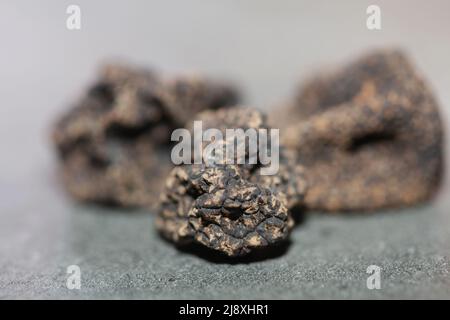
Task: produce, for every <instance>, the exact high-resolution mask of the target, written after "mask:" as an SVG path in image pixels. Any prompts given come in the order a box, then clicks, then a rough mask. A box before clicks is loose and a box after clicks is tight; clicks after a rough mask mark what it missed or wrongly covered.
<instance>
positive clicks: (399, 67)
mask: <svg viewBox="0 0 450 320" xmlns="http://www.w3.org/2000/svg"><path fill="white" fill-rule="evenodd" d="M288 113H289V118H290V119H291V120H290V124H291V126H290V127H289V128H288V129H287V130H285V131H283V139H282V140H283V142H284V143H285V144H286V145H287V146H288V147H290V148H292V149H294V150H297V156H298V159H299V161H300V162H301V163H302V164H303V165H304V166H305V168H306V175H307V180H308V182H309V184H310V187H309V189H308V192H307V194H306V196H305V205H306V206H307V207H308V208H311V209H317V210H327V211H342V210H373V209H379V208H387V207H399V206H409V205H413V204H416V203H419V202H422V201H424V200H427V199H429V198H430V197H431V196H432V195H433V193H434V192H435V190H436V189H437V187H438V185H439V182H440V179H441V176H442V161H443V160H442V158H443V151H442V149H443V147H442V144H443V141H442V140H443V138H442V135H443V133H442V124H441V119H440V116H439V112H438V107H437V105H436V102H435V100H434V98H433V96H432V94H431V93H430V90H429V89H428V87H427V85H426V83H425V82H424V80H423V79H422V77H421V76H419V75H418V74H417V73H416V71H415V70H414V68H413V66H412V65H411V64H410V62H409V61H408V59H407V57H406V56H405V55H404V54H402V53H401V52H397V51H380V52H375V53H372V54H370V55H367V56H364V57H362V58H361V59H359V60H357V61H356V62H354V63H352V64H350V65H349V66H347V67H345V68H343V69H342V70H340V71H338V72H336V73H333V74H329V75H324V76H320V77H317V78H315V79H313V80H312V81H310V82H309V83H307V84H306V85H305V86H304V87H303V88H302V90H301V92H300V95H299V96H298V98H297V100H296V101H295V102H294V105H293V106H292V107H291V109H289V110H288ZM293 122H295V123H293Z"/></svg>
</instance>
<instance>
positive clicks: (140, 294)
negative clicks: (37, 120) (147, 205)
mask: <svg viewBox="0 0 450 320" xmlns="http://www.w3.org/2000/svg"><path fill="white" fill-rule="evenodd" d="M50 172H51V171H50V170H47V171H44V173H43V174H41V175H39V174H36V175H35V176H36V177H38V178H37V179H36V180H35V181H33V182H30V181H23V182H19V185H18V187H20V188H21V190H22V192H23V193H22V196H19V195H18V194H17V193H16V192H15V191H16V190H11V191H9V192H8V193H7V194H6V196H7V199H8V201H7V203H6V204H5V202H3V204H2V213H3V221H2V223H1V224H0V257H1V258H0V270H1V272H0V298H30V299H35V298H56V299H61V298H69V299H72V298H76V299H79V298H81V299H85V298H139V299H167V298H180V299H183V298H186V299H188V298H189V299H192V298H247V299H250V298H358V299H359V298H427V297H435V298H450V275H449V274H448V270H449V263H450V258H449V257H450V233H449V232H448V230H450V215H449V214H448V212H447V210H446V209H445V208H446V207H447V206H448V200H446V199H444V197H441V199H440V200H439V201H437V202H435V203H434V204H432V205H427V206H424V207H421V208H416V209H409V210H404V211H401V212H385V213H381V214H373V215H357V214H353V215H349V216H337V215H336V216H325V215H320V214H310V215H309V216H307V217H306V218H305V220H304V222H303V223H302V224H301V225H299V226H298V227H297V228H296V229H295V230H294V231H293V234H292V237H291V239H292V241H291V243H290V244H289V245H288V246H287V247H286V248H284V251H283V250H282V251H281V252H279V254H278V255H274V256H273V257H271V258H270V259H267V260H262V261H257V260H256V261H242V262H239V263H234V264H230V263H226V261H223V260H221V259H215V258H214V259H212V258H210V257H208V256H198V255H194V254H192V253H190V252H186V251H184V252H181V251H178V250H177V249H175V248H174V247H173V246H172V245H170V244H168V243H166V242H165V241H164V240H162V239H161V238H160V237H159V236H158V234H157V233H156V231H155V230H154V229H153V228H152V225H153V224H152V219H154V218H153V216H152V215H151V214H149V213H145V212H133V213H131V212H123V211H119V210H114V209H105V208H99V207H85V206H79V205H75V204H73V203H71V202H70V201H69V200H68V199H67V198H66V197H65V196H64V195H63V194H62V192H61V191H59V190H57V189H56V187H55V184H54V183H55V182H54V181H52V180H51V179H50V180H49V179H48V176H47V174H48V175H50ZM22 183H23V184H22ZM42 186H45V187H42ZM23 197H24V198H26V199H27V203H25V202H22V200H23V199H24V198H23ZM20 203H21V204H20ZM37 203H39V206H36V207H33V206H32V205H30V204H37ZM8 205H9V206H8ZM5 212H6V214H5ZM73 264H76V265H78V266H79V267H80V268H81V289H80V290H69V289H67V287H66V279H67V276H68V274H66V268H67V267H68V266H69V265H73ZM372 264H375V265H378V266H380V267H381V269H382V270H381V289H380V290H368V289H367V287H366V279H367V276H368V275H367V274H366V268H367V267H368V266H369V265H372Z"/></svg>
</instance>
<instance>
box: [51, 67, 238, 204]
mask: <svg viewBox="0 0 450 320" xmlns="http://www.w3.org/2000/svg"><path fill="white" fill-rule="evenodd" d="M236 100H237V94H236V92H235V91H234V90H233V89H232V88H231V87H229V86H228V85H225V84H216V83H214V82H211V81H209V80H206V79H203V78H198V77H192V78H188V77H179V78H172V79H162V78H161V77H159V76H158V75H156V74H154V73H152V72H150V71H147V70H142V69H133V68H130V67H124V66H120V65H107V66H105V67H104V68H103V69H102V70H101V73H100V77H99V79H98V80H97V82H96V83H95V84H94V85H93V86H92V87H91V88H90V89H89V90H88V92H87V94H86V95H85V96H84V97H83V98H82V99H81V101H79V102H78V104H77V105H75V107H73V108H72V109H71V110H70V111H69V112H68V113H67V114H65V115H64V116H63V117H62V118H61V119H60V120H59V122H58V123H57V125H56V128H55V130H54V135H53V138H54V142H55V144H56V146H57V149H58V151H59V155H60V158H61V160H62V176H63V181H64V183H65V185H66V188H67V190H68V191H69V192H70V194H71V195H72V196H73V197H74V198H76V199H78V200H83V201H96V202H103V203H104V202H106V203H113V204H119V205H123V206H153V205H154V204H155V203H156V202H157V198H158V195H159V193H160V192H161V191H162V187H161V186H162V185H163V179H164V178H165V177H166V175H167V174H168V172H169V171H170V169H171V167H172V166H171V162H170V158H169V153H170V151H169V143H170V134H171V132H172V130H173V129H175V128H178V127H181V126H183V125H184V123H185V122H186V121H187V120H189V119H190V118H191V117H192V116H193V115H195V113H197V112H198V111H201V110H204V109H209V108H212V109H216V108H219V107H222V106H226V105H231V104H234V103H235V102H236Z"/></svg>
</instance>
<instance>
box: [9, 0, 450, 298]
mask: <svg viewBox="0 0 450 320" xmlns="http://www.w3.org/2000/svg"><path fill="white" fill-rule="evenodd" d="M77 2H78V3H79V4H80V6H81V8H82V14H83V22H82V23H83V25H82V30H80V31H79V32H70V31H68V30H66V29H65V18H66V14H65V9H66V6H67V5H68V4H69V3H65V2H64V1H61V2H58V3H57V4H56V2H54V1H39V3H38V2H36V3H35V2H30V1H20V0H18V1H2V2H1V3H0V21H1V22H2V23H3V27H1V28H0V39H2V49H1V50H0V64H1V65H0V70H1V72H0V97H1V99H2V100H1V101H2V105H1V107H0V108H1V110H2V116H1V117H0V145H1V146H2V151H1V157H0V196H1V198H0V199H1V202H0V298H13V299H18V298H27V299H37V298H56V299H63V298H64V299H65V298H68V299H72V298H77V299H78V298H81V299H86V298H144V299H147V298H149V299H150V298H157V299H166V298H189V299H195V298H275V299H277V298H283V299H284V298H353V299H358V298H450V280H449V279H450V277H449V274H448V272H449V263H450V212H449V201H450V199H449V190H448V187H447V184H445V185H444V186H443V189H442V192H441V194H440V196H439V198H438V199H436V201H434V202H433V203H431V204H428V205H424V206H421V207H418V208H412V209H408V210H402V211H391V212H382V213H374V214H369V215H365V214H353V215H332V216H327V215H323V214H314V213H310V214H308V216H307V217H306V219H305V221H304V223H303V224H301V225H299V226H298V227H297V228H296V229H295V230H294V232H293V234H292V241H291V243H290V245H289V246H288V247H287V248H285V249H286V250H285V252H281V254H279V255H278V256H274V257H272V258H271V259H267V260H262V261H250V262H249V261H243V262H240V263H234V264H230V263H226V262H224V261H217V260H212V259H209V258H208V257H205V256H198V255H195V254H192V253H189V252H186V251H179V250H177V249H176V248H174V247H173V246H172V245H170V244H168V243H166V242H165V241H163V240H161V239H160V238H159V237H158V235H157V233H156V232H155V230H154V229H153V227H152V219H153V218H152V214H151V213H146V212H130V211H121V210H113V209H108V208H100V207H92V206H81V205H78V204H74V203H72V202H71V200H70V199H68V198H67V196H66V195H65V194H64V192H63V191H62V190H61V187H60V184H59V183H58V182H57V179H56V177H55V166H56V163H55V159H54V158H53V157H52V153H53V152H52V150H51V147H50V146H49V142H48V133H49V126H50V124H51V123H52V121H53V120H54V118H55V116H56V115H57V114H58V113H60V112H61V110H62V109H63V108H64V107H65V106H66V105H67V102H69V101H71V100H72V99H73V98H74V97H76V96H77V94H78V93H79V92H80V91H81V90H82V89H83V88H84V87H85V85H86V84H87V83H88V82H89V79H91V78H92V77H93V73H94V70H95V67H96V66H97V64H98V62H99V61H101V60H103V59H104V58H108V57H111V56H113V57H115V56H118V57H122V58H125V59H130V60H132V61H137V62H141V63H143V64H146V65H156V66H158V67H160V68H162V69H163V70H169V71H175V70H180V69H192V68H196V69H199V70H201V71H203V72H207V73H209V74H213V75H222V74H223V75H225V76H227V77H229V78H231V79H236V80H238V81H240V82H241V83H242V84H243V85H244V89H245V90H246V92H247V93H248V94H247V101H248V102H249V103H251V104H254V105H256V106H259V107H261V108H268V107H269V106H270V105H272V104H273V103H276V102H278V101H280V100H282V99H284V98H285V97H287V96H288V94H289V92H290V91H291V90H292V89H293V88H294V86H295V85H296V83H297V82H296V80H297V79H301V78H302V77H304V76H306V75H307V74H308V73H309V72H311V71H313V70H314V69H317V68H319V67H320V66H323V65H333V64H334V63H339V62H340V61H342V60H348V59H351V58H352V57H354V56H356V55H358V54H359V53H361V52H364V51H366V50H368V49H370V48H372V47H380V46H382V47H385V46H391V45H395V46H398V47H401V48H405V49H406V50H407V51H408V52H409V53H410V54H411V56H412V57H413V59H414V60H415V61H416V62H417V64H418V65H419V67H420V68H421V69H422V70H423V71H424V73H425V74H426V76H427V78H428V79H429V80H430V82H431V85H432V86H433V87H434V88H435V91H436V93H437V96H438V99H439V101H440V102H441V104H442V106H443V109H442V110H443V115H444V116H446V115H447V113H448V109H447V108H448V106H449V105H450V91H449V90H448V88H449V86H450V74H449V73H448V70H450V61H449V59H448V57H449V56H450V47H449V46H450V45H449V43H448V41H447V40H448V30H449V29H450V19H448V13H449V12H450V10H449V2H447V1H431V2H430V1H428V2H421V1H417V2H414V3H412V1H395V2H392V1H378V3H379V4H380V6H381V8H382V12H383V16H382V19H383V29H382V30H381V31H377V32H370V31H368V30H367V29H366V28H365V17H366V15H365V8H366V7H367V5H368V4H370V3H371V2H365V1H359V0H358V1H346V2H345V4H344V3H343V2H337V1H336V2H335V3H333V4H330V3H328V2H320V3H317V2H313V1H311V2H300V1H296V0H295V1H294V0H292V1H286V2H283V5H276V6H275V5H274V4H271V3H279V2H264V1H260V0H258V1H253V2H252V1H245V2H238V1H222V2H215V1H214V2H211V1H206V2H205V1H195V0H189V1H178V2H177V3H176V4H175V3H174V2H171V1H152V2H149V1H133V2H130V3H129V4H128V3H127V4H124V2H123V1H117V2H114V1H81V0H80V1H77ZM174 8H176V9H177V10H175V9H174ZM207 258H208V259H207ZM73 264H76V265H79V266H80V268H81V271H82V286H81V289H80V290H68V289H67V288H66V279H67V276H68V275H67V274H66V268H67V266H69V265H73ZM371 264H375V265H378V266H380V267H381V268H382V271H381V272H382V273H381V276H382V279H381V281H382V282H381V287H382V288H381V290H368V289H367V288H366V278H367V276H368V275H367V274H366V268H367V266H369V265H371Z"/></svg>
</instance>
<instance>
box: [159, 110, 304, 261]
mask: <svg viewBox="0 0 450 320" xmlns="http://www.w3.org/2000/svg"><path fill="white" fill-rule="evenodd" d="M198 119H201V120H202V121H203V125H204V127H205V128H212V127H216V128H218V129H220V130H225V129H227V128H228V129H231V128H243V129H244V130H245V129H248V128H254V129H257V128H267V124H266V121H265V118H264V117H263V115H262V114H261V113H260V112H258V111H256V110H253V109H249V108H232V109H227V110H219V111H217V112H211V111H205V112H204V113H202V114H199V116H198ZM232 142H233V141H232V140H229V141H226V142H225V143H232ZM247 151H248V150H247ZM247 154H248V153H247ZM281 157H282V161H281V164H280V171H279V173H278V174H277V175H274V176H263V175H261V174H260V170H261V167H262V165H261V163H260V162H257V163H256V164H253V165H252V164H242V165H233V164H224V163H219V164H216V165H214V166H208V165H205V164H202V165H182V166H179V167H176V168H174V169H173V171H172V172H171V174H170V176H169V178H168V179H167V183H166V190H165V192H164V193H163V195H162V201H161V208H160V213H159V216H158V218H157V219H156V226H157V228H158V230H159V231H160V232H161V234H162V235H163V236H164V237H166V238H167V239H169V240H171V241H173V242H175V243H177V244H189V243H192V242H194V243H199V244H202V245H204V246H206V247H208V248H210V249H214V250H217V251H220V252H222V253H225V254H226V255H228V256H232V257H234V256H242V255H245V254H248V253H249V252H251V251H254V250H257V249H261V248H264V247H267V246H271V245H276V244H279V243H281V242H283V241H284V240H286V239H287V237H288V235H289V232H290V230H291V229H292V226H293V224H294V220H293V218H292V214H291V211H292V210H294V209H297V208H299V207H301V205H300V204H301V201H302V200H303V194H304V192H305V189H306V183H305V180H304V178H303V170H302V168H301V167H300V166H298V165H296V164H294V163H292V162H291V161H289V159H288V158H285V156H284V155H282V156H281Z"/></svg>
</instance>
